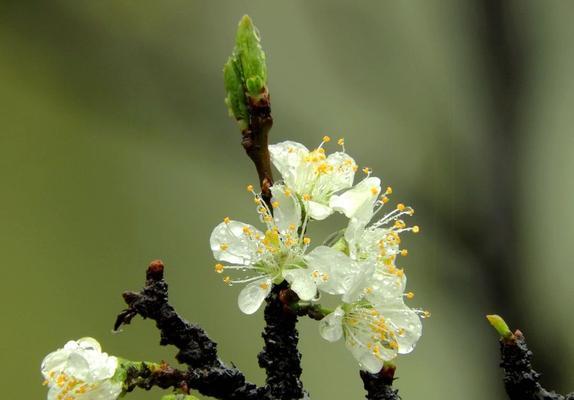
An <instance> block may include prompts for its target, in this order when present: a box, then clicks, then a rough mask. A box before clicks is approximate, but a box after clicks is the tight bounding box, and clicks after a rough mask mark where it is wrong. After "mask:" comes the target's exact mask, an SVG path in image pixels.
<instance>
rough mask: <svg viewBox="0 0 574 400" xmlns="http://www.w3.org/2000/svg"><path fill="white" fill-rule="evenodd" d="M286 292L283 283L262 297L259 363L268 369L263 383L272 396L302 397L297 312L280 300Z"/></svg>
mask: <svg viewBox="0 0 574 400" xmlns="http://www.w3.org/2000/svg"><path fill="white" fill-rule="evenodd" d="M286 291H289V292H290V290H289V289H288V285H287V283H286V282H283V283H282V284H280V285H275V286H274V287H273V289H272V290H271V294H270V295H269V296H268V297H267V299H266V300H265V301H266V302H267V305H266V306H265V322H266V326H265V329H264V330H263V334H262V336H263V340H264V341H265V346H264V347H263V350H262V351H261V353H259V366H260V367H261V368H265V371H266V372H267V380H266V383H267V385H268V386H269V390H270V393H271V397H272V398H274V399H281V400H296V399H301V398H303V397H304V396H305V391H304V390H303V383H302V382H301V379H300V377H301V372H302V370H301V354H300V353H299V350H298V349H297V343H298V342H299V334H298V332H297V329H296V327H295V326H296V324H297V315H296V314H295V313H293V312H292V311H290V310H289V308H288V306H287V304H286V303H284V302H283V301H282V298H283V296H284V294H285V292H286Z"/></svg>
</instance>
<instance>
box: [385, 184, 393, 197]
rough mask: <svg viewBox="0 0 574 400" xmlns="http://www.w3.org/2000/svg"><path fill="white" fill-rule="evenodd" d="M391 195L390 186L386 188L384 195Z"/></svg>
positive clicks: (391, 189)
mask: <svg viewBox="0 0 574 400" xmlns="http://www.w3.org/2000/svg"><path fill="white" fill-rule="evenodd" d="M392 193H393V188H392V187H390V186H387V189H386V190H385V194H386V195H389V194H392Z"/></svg>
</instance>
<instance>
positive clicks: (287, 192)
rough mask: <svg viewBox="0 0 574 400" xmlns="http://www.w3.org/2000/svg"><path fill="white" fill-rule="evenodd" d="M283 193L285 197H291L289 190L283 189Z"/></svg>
mask: <svg viewBox="0 0 574 400" xmlns="http://www.w3.org/2000/svg"><path fill="white" fill-rule="evenodd" d="M283 193H284V194H285V196H287V197H289V196H291V190H289V189H287V188H285V190H284V191H283Z"/></svg>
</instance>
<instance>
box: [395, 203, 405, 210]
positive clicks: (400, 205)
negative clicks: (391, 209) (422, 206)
mask: <svg viewBox="0 0 574 400" xmlns="http://www.w3.org/2000/svg"><path fill="white" fill-rule="evenodd" d="M405 208H406V207H405V205H404V204H403V203H399V204H397V210H399V211H405Z"/></svg>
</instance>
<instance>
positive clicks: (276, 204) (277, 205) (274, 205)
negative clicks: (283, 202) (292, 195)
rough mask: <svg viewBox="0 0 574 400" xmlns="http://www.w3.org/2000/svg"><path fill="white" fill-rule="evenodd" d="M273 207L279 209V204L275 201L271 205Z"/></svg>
mask: <svg viewBox="0 0 574 400" xmlns="http://www.w3.org/2000/svg"><path fill="white" fill-rule="evenodd" d="M271 206H272V207H273V208H278V207H279V202H278V201H274V202H273V203H271Z"/></svg>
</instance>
